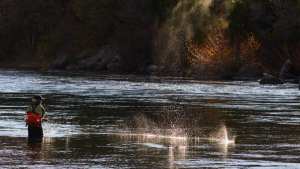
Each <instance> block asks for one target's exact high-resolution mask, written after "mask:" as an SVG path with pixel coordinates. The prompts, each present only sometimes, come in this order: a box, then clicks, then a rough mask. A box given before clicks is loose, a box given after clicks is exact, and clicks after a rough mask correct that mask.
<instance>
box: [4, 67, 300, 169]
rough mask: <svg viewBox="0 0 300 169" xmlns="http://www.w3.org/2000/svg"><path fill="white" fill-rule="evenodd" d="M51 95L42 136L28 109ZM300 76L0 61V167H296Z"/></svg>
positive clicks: (299, 145)
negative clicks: (31, 131) (139, 72)
mask: <svg viewBox="0 0 300 169" xmlns="http://www.w3.org/2000/svg"><path fill="white" fill-rule="evenodd" d="M33 94H42V95H43V96H44V97H45V98H47V100H46V101H45V103H46V107H47V109H48V110H49V118H50V120H49V122H46V123H44V124H43V126H44V133H45V137H44V139H43V141H42V142H41V143H36V144H29V143H28V142H27V138H26V136H27V129H26V127H25V124H24V121H23V119H24V109H25V108H26V105H28V104H29V102H30V99H29V98H30V97H31V96H32V95H33ZM299 99H300V93H299V91H298V90H297V86H296V85H293V84H285V85H279V86H260V85H258V83H256V82H240V81H237V82H207V81H195V80H189V79H182V78H163V79H160V78H156V77H150V78H147V79H146V78H143V77H137V76H128V77H120V76H109V77H107V76H95V75H93V74H83V73H77V74H66V73H62V72H55V73H47V72H46V73H36V72H18V71H1V72H0V168H11V166H16V168H37V167H41V168H118V169H119V168H120V169H123V168H145V169H152V168H153V167H154V166H155V168H166V169H177V168H195V169H198V168H298V167H299V166H298V162H299V161H300V159H299V156H300V140H299V138H300V113H299V112H300V111H299V109H300V103H299Z"/></svg>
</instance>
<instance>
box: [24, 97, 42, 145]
mask: <svg viewBox="0 0 300 169" xmlns="http://www.w3.org/2000/svg"><path fill="white" fill-rule="evenodd" d="M31 101H32V102H31V105H30V106H28V108H27V110H26V116H25V121H26V125H27V126H28V140H29V141H41V140H42V138H43V127H42V121H43V120H46V118H45V117H46V111H45V108H44V106H43V103H42V102H43V99H42V97H41V96H33V97H32V100H31Z"/></svg>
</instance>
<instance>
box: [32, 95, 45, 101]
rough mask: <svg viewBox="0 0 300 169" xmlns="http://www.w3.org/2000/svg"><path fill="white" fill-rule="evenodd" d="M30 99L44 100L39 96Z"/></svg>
mask: <svg viewBox="0 0 300 169" xmlns="http://www.w3.org/2000/svg"><path fill="white" fill-rule="evenodd" d="M32 98H34V99H36V100H44V98H43V97H42V96H40V95H35V96H33V97H32Z"/></svg>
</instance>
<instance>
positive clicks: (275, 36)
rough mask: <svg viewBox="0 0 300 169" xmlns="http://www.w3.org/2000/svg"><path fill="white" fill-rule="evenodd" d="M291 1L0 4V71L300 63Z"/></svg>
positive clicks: (255, 71) (181, 69)
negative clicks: (290, 61)
mask: <svg viewBox="0 0 300 169" xmlns="http://www.w3.org/2000/svg"><path fill="white" fill-rule="evenodd" d="M299 28H300V1H299V0H288V1H287V0H235V1H232V0H188V1H184V0H182V1H180V0H143V1H139V0H101V1H99V0H84V1H83V0H49V1H39V0H26V1H20V0H1V1H0V37H1V38H0V45H1V47H0V61H1V62H0V63H1V64H0V66H1V67H4V68H6V67H9V68H34V69H63V70H91V71H99V72H108V73H143V74H144V73H155V74H164V75H184V76H197V77H199V78H212V77H214V78H232V77H256V76H260V75H261V73H262V72H269V73H272V74H275V75H276V74H277V73H278V72H279V70H280V67H281V66H282V64H283V63H284V62H285V61H286V60H287V59H290V60H292V63H294V64H293V70H292V73H294V74H296V75H297V73H298V72H299V71H300V70H298V69H297V67H298V64H297V63H300V62H299V61H300V59H299V58H300V57H299V56H298V55H299V54H300V51H299V40H300V29H299Z"/></svg>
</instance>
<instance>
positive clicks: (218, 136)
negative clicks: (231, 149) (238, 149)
mask: <svg viewBox="0 0 300 169" xmlns="http://www.w3.org/2000/svg"><path fill="white" fill-rule="evenodd" d="M210 140H211V141H213V142H217V143H219V144H222V145H230V144H231V145H233V144H235V139H234V137H232V138H231V137H230V134H229V133H228V129H227V127H226V126H225V125H222V126H221V128H220V129H219V130H218V131H217V132H216V133H215V134H213V135H212V136H211V138H210Z"/></svg>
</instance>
